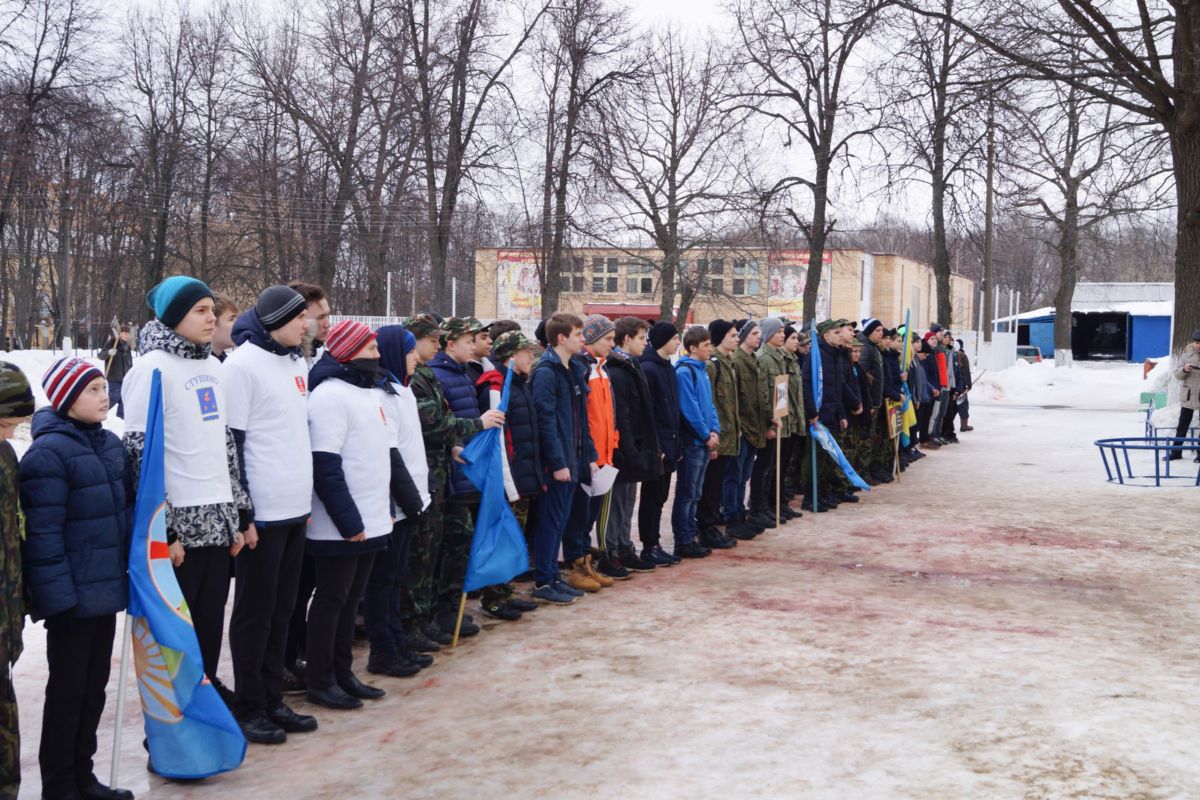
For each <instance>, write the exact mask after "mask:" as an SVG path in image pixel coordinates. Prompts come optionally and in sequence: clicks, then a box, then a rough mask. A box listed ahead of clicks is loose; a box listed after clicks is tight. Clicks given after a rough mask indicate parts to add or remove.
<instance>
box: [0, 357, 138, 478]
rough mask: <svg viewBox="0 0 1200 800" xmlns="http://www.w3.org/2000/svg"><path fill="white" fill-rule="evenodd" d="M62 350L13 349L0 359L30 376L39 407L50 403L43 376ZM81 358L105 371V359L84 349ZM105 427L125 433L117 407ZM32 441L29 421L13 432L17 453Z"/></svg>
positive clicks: (19, 454) (21, 451) (112, 411)
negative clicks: (43, 387) (43, 388)
mask: <svg viewBox="0 0 1200 800" xmlns="http://www.w3.org/2000/svg"><path fill="white" fill-rule="evenodd" d="M63 355H64V354H63V351H62V350H12V351H10V352H4V351H0V361H7V362H8V363H10V364H15V365H16V366H18V367H20V369H21V371H22V372H24V373H25V377H27V378H29V385H30V386H31V387H32V388H33V400H34V403H35V404H36V405H37V407H38V408H41V407H42V406H45V405H49V404H50V401H49V400H47V399H46V393H45V392H44V391H43V390H42V376H43V375H45V374H46V370H48V369H50V365H51V364H53V363H54V362H55V361H58V360H59V359H60V358H62V357H63ZM79 357H80V358H86V359H87V360H88V361H90V362H92V363H93V364H95V365H96V368H97V369H99V370H100V371H101V372H103V371H104V360H103V359H100V358H90V357H88V356H87V352H86V351H84V350H80V351H79ZM104 427H105V428H108V429H109V430H110V431H112V432H113V433H115V434H116V435H117V436H120V435H122V434H123V433H125V421H124V420H122V419H119V418H118V417H117V415H116V409H112V410H111V411H110V412H109V416H108V420H107V421H105V423H104ZM30 441H32V439H31V437H30V434H29V423H25V424H24V425H21V426H20V427H19V428H17V430H16V433H14V434H13V440H12V444H13V449H14V450H16V451H17V455H18V456H21V455H23V454H24V453H25V450H26V449H27V448H28V447H29V443H30Z"/></svg>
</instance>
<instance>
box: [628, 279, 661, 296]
mask: <svg viewBox="0 0 1200 800" xmlns="http://www.w3.org/2000/svg"><path fill="white" fill-rule="evenodd" d="M625 291H626V292H627V293H629V294H653V293H654V279H653V278H626V279H625Z"/></svg>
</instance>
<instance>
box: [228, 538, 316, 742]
mask: <svg viewBox="0 0 1200 800" xmlns="http://www.w3.org/2000/svg"><path fill="white" fill-rule="evenodd" d="M307 527H308V526H307V524H306V521H304V520H302V521H300V522H294V523H291V524H289V525H278V526H271V525H268V526H266V527H263V528H259V529H258V545H257V546H256V547H255V548H254V549H253V550H251V549H250V548H248V547H247V548H244V549H243V550H242V552H240V553H238V556H237V558H235V559H234V562H235V563H236V566H237V582H236V583H235V584H234V587H233V615H232V616H231V617H230V619H229V652H230V654H231V655H232V656H233V678H234V693H235V694H234V701H233V713H234V716H236V717H238V718H239V719H249V718H250V717H252V716H254V715H256V714H261V713H262V712H264V711H265V710H267V709H268V708H274V707H275V706H277V705H279V704H280V703H282V702H283V676H284V661H283V658H284V648H285V646H286V645H287V634H288V625H289V623H290V622H291V619H292V607H293V606H294V605H295V603H296V587H297V586H298V585H299V583H300V562H301V560H302V559H303V558H304V538H305V529H306V528H307Z"/></svg>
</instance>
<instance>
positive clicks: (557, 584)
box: [554, 575, 587, 597]
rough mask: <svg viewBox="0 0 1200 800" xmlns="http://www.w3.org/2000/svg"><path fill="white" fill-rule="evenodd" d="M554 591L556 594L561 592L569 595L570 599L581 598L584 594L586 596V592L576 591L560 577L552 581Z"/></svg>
mask: <svg viewBox="0 0 1200 800" xmlns="http://www.w3.org/2000/svg"><path fill="white" fill-rule="evenodd" d="M554 590H555V591H556V592H562V593H563V594H565V595H569V596H570V597H583V596H584V595H585V594H587V592H585V591H582V590H580V589H576V588H575V587H574V586H572V585H571V584H569V583H567V582H566V580H565V579H564V578H563V576H562V575H559V576H558V577H556V578H555V579H554Z"/></svg>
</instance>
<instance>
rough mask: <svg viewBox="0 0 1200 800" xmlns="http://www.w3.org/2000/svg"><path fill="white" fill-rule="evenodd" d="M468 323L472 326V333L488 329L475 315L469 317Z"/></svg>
mask: <svg viewBox="0 0 1200 800" xmlns="http://www.w3.org/2000/svg"><path fill="white" fill-rule="evenodd" d="M466 323H467V326H468V327H470V329H471V333H479V332H480V331H486V330H487V329H488V326H487V325H484V324H483V323H482V322H480V321H479V320H477V319H476V318H475V317H467V319H466Z"/></svg>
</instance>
